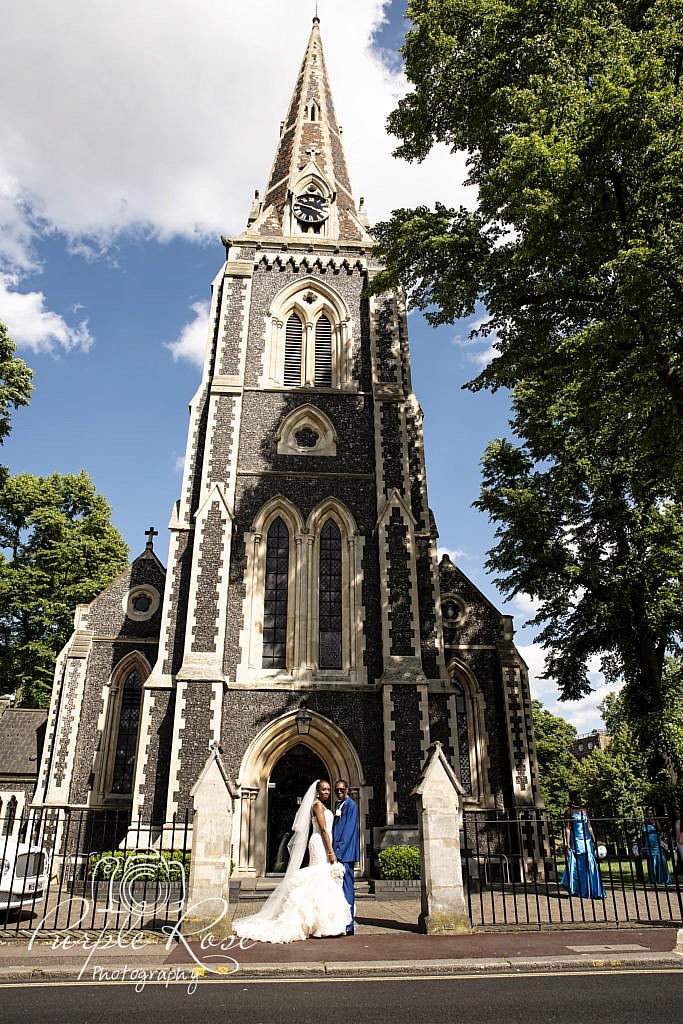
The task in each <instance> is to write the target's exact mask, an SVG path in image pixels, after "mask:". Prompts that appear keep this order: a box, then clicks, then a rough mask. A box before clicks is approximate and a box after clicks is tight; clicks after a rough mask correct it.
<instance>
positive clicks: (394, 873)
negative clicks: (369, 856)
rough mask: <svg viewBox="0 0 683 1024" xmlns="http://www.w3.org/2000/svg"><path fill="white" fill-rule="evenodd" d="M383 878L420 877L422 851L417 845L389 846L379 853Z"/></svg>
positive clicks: (378, 857)
mask: <svg viewBox="0 0 683 1024" xmlns="http://www.w3.org/2000/svg"><path fill="white" fill-rule="evenodd" d="M377 860H378V862H379V871H380V876H381V877H382V878H391V879H408V880H410V879H414V878H419V877H420V851H419V849H418V847H417V846H389V847H388V848H387V849H386V850H382V851H381V852H380V853H379V854H378V855H377Z"/></svg>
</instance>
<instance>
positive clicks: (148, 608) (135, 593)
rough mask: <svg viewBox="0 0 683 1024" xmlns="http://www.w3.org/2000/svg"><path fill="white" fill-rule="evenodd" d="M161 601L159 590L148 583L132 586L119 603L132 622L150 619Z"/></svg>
mask: <svg viewBox="0 0 683 1024" xmlns="http://www.w3.org/2000/svg"><path fill="white" fill-rule="evenodd" d="M160 603H161V598H160V596H159V591H158V590H156V589H155V587H151V586H149V584H143V585H142V586H140V587H133V588H132V589H131V590H129V591H128V592H127V593H126V594H124V595H123V600H122V602H121V604H122V605H123V610H124V612H125V613H126V615H127V616H128V618H129V619H133V621H134V622H144V621H145V620H146V619H151V618H152V616H153V615H154V613H155V611H156V610H157V608H158V607H159V604H160Z"/></svg>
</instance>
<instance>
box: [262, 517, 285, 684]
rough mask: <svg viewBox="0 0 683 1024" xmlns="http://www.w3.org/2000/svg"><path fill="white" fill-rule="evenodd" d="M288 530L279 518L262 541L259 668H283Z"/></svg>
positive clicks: (274, 521)
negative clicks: (263, 568)
mask: <svg viewBox="0 0 683 1024" xmlns="http://www.w3.org/2000/svg"><path fill="white" fill-rule="evenodd" d="M288 593H289V530H288V529H287V526H286V524H285V522H284V520H283V519H281V518H280V516H278V517H277V519H274V520H273V522H272V523H271V526H270V529H269V530H268V538H267V540H266V585H265V594H264V602H263V661H262V665H263V668H286V667H287V599H288Z"/></svg>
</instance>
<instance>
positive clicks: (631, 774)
mask: <svg viewBox="0 0 683 1024" xmlns="http://www.w3.org/2000/svg"><path fill="white" fill-rule="evenodd" d="M610 747H611V744H610ZM610 747H608V748H607V750H598V749H596V750H593V751H592V752H591V753H590V754H589V755H588V757H586V758H584V759H583V760H582V761H581V762H580V765H579V772H578V774H577V788H578V789H580V790H581V794H582V796H583V798H584V800H585V801H586V803H587V804H588V807H589V808H590V813H591V815H592V816H593V817H596V818H622V819H626V821H630V822H633V823H637V822H638V821H639V820H640V819H641V818H642V814H643V806H644V804H645V802H646V801H647V795H648V789H649V786H648V779H647V776H643V775H639V774H638V773H637V772H636V771H635V770H634V765H633V761H632V759H631V758H629V757H628V756H626V755H625V754H624V753H617V752H615V751H612V750H611V749H610Z"/></svg>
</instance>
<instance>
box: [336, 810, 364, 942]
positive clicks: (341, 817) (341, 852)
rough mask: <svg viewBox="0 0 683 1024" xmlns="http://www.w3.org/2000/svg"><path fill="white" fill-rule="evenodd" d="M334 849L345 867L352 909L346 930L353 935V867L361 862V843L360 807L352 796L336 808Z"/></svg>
mask: <svg viewBox="0 0 683 1024" xmlns="http://www.w3.org/2000/svg"><path fill="white" fill-rule="evenodd" d="M332 849H333V850H334V852H335V856H336V858H337V860H338V861H339V863H340V864H343V865H344V881H343V889H344V897H345V899H346V902H347V903H348V905H349V906H350V907H351V924H350V925H349V926H348V928H347V929H346V934H347V935H353V929H354V923H355V920H354V918H355V902H356V895H355V890H354V883H353V866H354V864H355V863H356V861H358V860H360V842H359V839H358V807H357V806H356V804H355V802H354V801H353V800H352V799H351V797H350V796H347V798H346V799H345V800H343V801H342V802H341V804H338V805H337V807H336V808H335V812H334V824H333V825H332Z"/></svg>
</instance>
